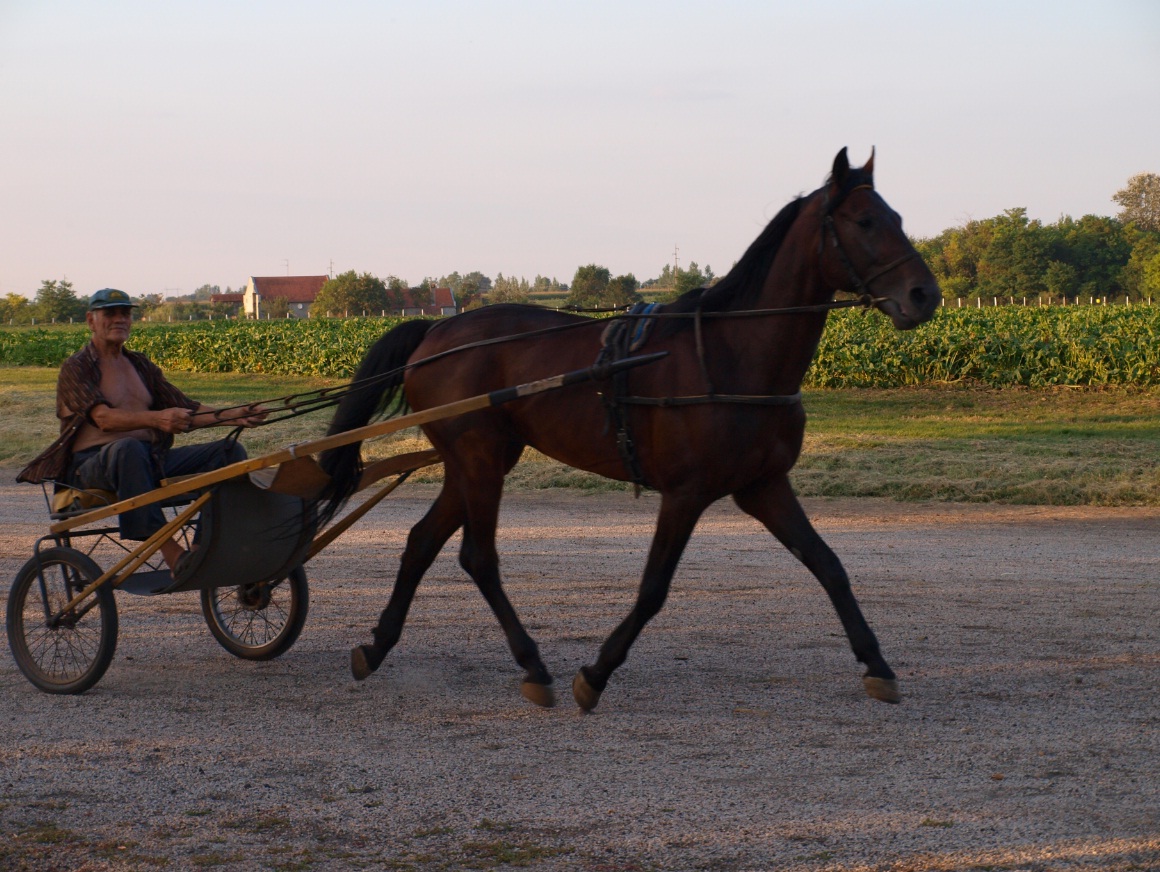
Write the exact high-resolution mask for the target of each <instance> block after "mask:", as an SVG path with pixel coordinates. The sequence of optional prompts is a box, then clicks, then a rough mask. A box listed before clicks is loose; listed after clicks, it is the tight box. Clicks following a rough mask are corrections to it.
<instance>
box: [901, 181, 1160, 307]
mask: <svg viewBox="0 0 1160 872" xmlns="http://www.w3.org/2000/svg"><path fill="white" fill-rule="evenodd" d="M1113 200H1115V202H1117V203H1118V204H1119V205H1120V206H1121V210H1120V212H1119V214H1118V215H1117V216H1116V217H1114V218H1109V217H1105V216H1101V215H1084V216H1083V217H1082V218H1079V219H1075V218H1071V217H1070V216H1063V217H1062V218H1060V219H1059V220H1058V221H1056V222H1054V223H1051V224H1044V223H1043V222H1041V221H1037V220H1031V219H1029V218H1028V217H1027V210H1026V209H1023V208H1015V209H1007V210H1006V211H1004V212H1003V214H1002V215H996V216H995V217H993V218H984V219H981V220H977V221H968V222H967V223H966V224H964V225H963V226H961V227H955V228H952V229H950V230H944V231H943V232H942V233H940V234H939V235H938V236H935V237H933V238H931V239H921V240H917V241H916V242H915V247H916V248H917V249H918V251H919V253H920V254H922V256H923V258H925V260H926V262H927V264H928V265H929V266H930V268H931V271H932V272H933V273H934V275H935V278H937V279H938V280H939V284H940V285H941V286H942V291H943V296H944V297H946V298H948V299H955V298H960V299H974V298H976V297H981V298H990V297H1014V296H1032V295H1041V294H1042V295H1046V296H1048V297H1053V298H1056V299H1063V298H1066V299H1069V300H1074V299H1076V298H1082V297H1091V296H1096V297H1098V296H1107V297H1125V296H1126V297H1128V298H1130V299H1133V300H1141V299H1149V298H1152V297H1157V296H1160V175H1156V174H1155V173H1140V174H1138V175H1135V176H1133V177H1132V178H1130V179H1129V180H1128V184H1127V185H1126V186H1125V187H1124V188H1123V189H1121V190H1120V191H1118V192H1117V193H1116V194H1115V195H1114V197H1113Z"/></svg>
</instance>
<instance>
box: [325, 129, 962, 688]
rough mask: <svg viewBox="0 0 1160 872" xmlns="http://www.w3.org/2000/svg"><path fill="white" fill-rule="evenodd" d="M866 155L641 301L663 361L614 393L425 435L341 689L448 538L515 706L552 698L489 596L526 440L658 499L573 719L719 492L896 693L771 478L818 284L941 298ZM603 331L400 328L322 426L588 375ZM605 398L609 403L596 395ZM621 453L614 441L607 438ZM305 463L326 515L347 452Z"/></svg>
mask: <svg viewBox="0 0 1160 872" xmlns="http://www.w3.org/2000/svg"><path fill="white" fill-rule="evenodd" d="M873 163H874V158H873V156H871V158H870V160H869V161H868V162H867V163H866V165H865V166H863V167H862V168H861V169H857V168H852V167H850V165H849V163H848V161H847V158H846V150H845V149H842V151H841V152H840V153H839V154H838V156H837V157H836V158H835V160H834V164H833V171H832V173H831V175H830V178H829V179H828V180H827V182H826V184H825V185H824V186H823V187H822V188H820V189H818V190H817V191H815V192H814V193H812V194H810V195H808V196H805V197H801V198H799V199H797V200H794V201H793V202H791V203H790V204H789V205H787V206H786V207H785V208H784V209H782V210H781V212H780V213H779V214H778V215H777V216H776V217H775V218H774V219H773V220H772V221H771V222H770V223H769V225H768V226H767V227H766V229H765V230H764V231H763V232H762V234H761V235H760V236H759V237H758V238H757V240H756V241H755V242H754V243H753V244H752V245H751V246H750V247H749V249H748V251H746V252H745V254H744V256H743V257H742V258H741V260H740V261H738V263H737V265H736V266H735V267H734V268H733V269H732V270H731V271H730V272H729V274H728V275H727V276H725V278H723V279H722V280H721V281H720V282H718V283H717V284H716V285H714V286H712V287H710V288H705V289H698V290H696V291H693V292H691V293H689V294H686V295H685V296H683V297H681V298H680V299H678V300H676V301H675V302H673V303H670V304H668V305H666V306H662V307H660V309H659V310H658V314H659V315H660V318H658V319H657V320H656V321H655V326H654V328H653V330H652V332H651V335H649V336H648V338H647V340H646V341H645V344H644V347H643V349H642V351H643V352H653V351H667V352H668V357H667V358H666V359H664V360H662V361H661V362H659V363H654V364H651V365H648V366H644V367H640V368H638V369H634V370H632V371H631V372H629V373H628V374H627V375H626V376H624V377H623V383H622V384H620V385H619V386H616V387H617V389H616V390H614V385H612V384H611V383H607V382H606V383H603V384H597V385H595V386H593V385H591V384H589V385H587V386H584V385H581V386H576V387H570V388H566V389H563V390H560V391H556V392H550V393H545V394H541V395H539V396H536V397H532V398H527V399H521V400H517V401H515V402H512V403H509V404H507V405H504V406H501V407H494V408H489V409H486V410H483V411H478V412H473V413H470V414H467V415H462V416H459V417H456V418H450V419H445V420H440V421H437V422H435V423H433V424H428V425H427V426H425V427H424V428H423V429H424V432H425V433H426V435H427V437H428V438H429V439H430V440H431V443H432V444H433V445H434V446H435V448H437V449H438V450H439V453H440V455H441V456H442V458H443V462H444V465H445V479H444V483H443V489H442V491H441V492H440V494H439V496H438V498H437V499H436V500H435V502H434V504H433V505H432V506H431V508H430V510H429V511H428V512H427V514H426V515H425V516H424V518H423V519H422V520H421V521H419V523H417V524H416V525H415V526H414V527H413V528H412V530H411V532H410V535H409V537H408V539H407V545H406V549H405V550H404V552H403V556H402V560H401V563H400V566H399V570H398V575H397V577H396V579H395V587H394V590H393V592H392V594H391V597H390V600H389V602H388V604H387V606H386V608H385V610H384V611H383V613H382V617H381V618H380V620H379V623H378V626H377V627H376V628H375V630H374V636H373V638H374V641H373V643H371V644H369V645H360V646H358V647H356V648H355V649H354V650H353V652H352V655H351V668H352V671H353V673H354V676H355V678H357V679H360V680H361V679H365V678H366V677H367V676H368V675H370V674H371V672H373V671H374V670H375V669H377V668H378V667H379V665H380V664H381V663H382V661H383V659H384V658H385V657H386V655H387V652H388V651H390V649H391V648H392V647H393V646H394V645H395V643H396V642H397V641H398V639H399V635H400V633H401V632H402V628H403V622H404V621H405V619H406V616H407V610H408V608H409V607H410V604H411V600H412V598H413V596H414V594H415V590H416V588H417V587H418V584H419V581H420V579H421V578H422V576H423V573H424V572H425V571H426V570H427V569H428V567H430V565H431V563H432V561H433V560H434V559H435V557H436V555H437V554H438V553H439V551H440V550H441V549H442V548H443V546H444V544H445V543H446V542H447V540H448V539H449V538H450V537H451V536H452V534H454V533H455V532H456V531H457V530H459V529H460V528H461V527H462V528H463V544H462V547H461V549H460V553H459V561H460V563H461V565H462V566H463V568H464V569H465V570H466V571H467V572H468V574H469V575H470V576H471V577H472V579H473V580H474V581H475V583H476V585H478V587H479V590H480V592H481V593H482V594H483V596H484V598H485V599H486V600H487V602H488V604H489V605H490V606H491V608H492V610H493V611H494V612H495V615H496V617H497V618H498V619H499V622H500V625H501V626H502V627H503V630H504V633H505V634H506V635H507V639H508V643H509V645H510V646H511V650H512V653H513V654H514V656H515V659H516V662H517V663H519V665H520V666H521V667H523V668H524V669H525V670H526V673H527V674H526V675H525V677H524V679H523V684H522V692H523V694H524V696H526V697H527V698H528V699H530V700H532V701H533V702H535V703H537V704H540V705H552V704H553V702H554V695H553V693H552V689H551V684H552V677H551V675H550V674H549V673H548V670H547V669H546V668H545V666H544V663H543V661H542V660H541V659H540V655H539V652H538V649H537V647H536V644H535V642H534V641H532V638H531V637H530V636H529V635H528V633H527V632H526V631H525V630H524V628H523V626H522V625H521V624H520V621H519V618H518V617H517V616H516V613H515V610H514V609H513V608H512V605H511V603H510V602H509V601H508V598H507V596H506V594H505V593H504V591H503V588H502V586H501V582H500V574H499V557H498V555H497V552H496V545H495V537H496V523H497V519H498V515H499V503H500V496H501V492H502V490H503V481H504V476H505V475H506V474H507V473H508V472H509V471H510V470H511V468H512V467H513V466H515V464H516V463H517V461H518V460H519V459H520V454H521V452H522V451H523V450H524V447H525V446H528V445H531V446H533V447H534V448H536V449H538V450H539V451H541V452H543V453H544V454H546V455H548V456H549V457H553V458H555V459H556V460H559V461H562V462H563V463H565V464H568V465H569V466H573V467H577V468H579V469H585V470H588V471H590V472H594V473H597V474H599V475H602V476H607V477H608V478H613V479H620V480H624V481H630V480H634V479H636V480H637V481H638V483H643V484H645V485H647V486H648V487H651V488H654V489H655V490H657V491H659V492H660V494H661V505H660V514H659V517H658V519H657V527H656V533H655V535H654V538H653V542H652V547H651V549H650V551H649V555H648V560H647V562H646V563H645V568H644V575H643V578H642V579H641V583H640V589H639V592H638V594H637V599H636V603H635V605H634V606H633V608H632V610H631V611H630V612H629V614H628V616H627V617H626V618H625V619H624V620H623V621H622V622H621V624H620V625H619V626H618V627H617V628H616V629H615V630H614V631H613V632H612V634H611V635H610V636H609V637H608V639H607V641H605V643H604V645H603V646H602V647H601V648H600V652H599V655H598V656H597V658H596V662H595V663H593V664H592V665H590V666H582V667H581V668H580V671H579V673H578V674H577V675H576V677H575V679H574V681H573V684H572V692H573V696H574V697H575V699H576V702H577V703H578V704H579V705H580V707H581V708H582V709H584V710H590V709H592V708H593V707H595V705H596V704H597V702H598V700H599V698H600V694H601V693H602V692H603V691H604V689H605V686H606V685H607V684H608V680H609V678H610V676H611V675H612V673H613V671H614V670H615V669H616V668H617V667H618V666H620V665H621V664H622V663H623V662H624V660H625V658H626V657H627V655H628V649H629V647H630V646H631V645H632V643H633V641H634V640H635V639H636V637H637V636H638V635H639V634H640V632H641V630H642V629H643V628H644V626H645V624H646V623H647V622H648V620H649V619H650V618H652V617H653V616H654V615H656V614H657V613H658V612H659V611H660V609H661V606H662V605H663V603H664V601H665V597H666V596H667V594H668V590H669V584H670V581H671V579H672V577H673V572H674V571H675V570H676V568H677V563H678V561H679V560H680V558H681V553H682V551H683V550H684V547H685V544H686V542H687V541H688V539H689V536H690V535H691V534H692V532H693V527H694V526H695V525H696V523H697V519H698V518H699V517H700V515H701V513H702V512H704V510H705V509H706V508H707V507H708V506H709V505H710V504H711V503H713V502H714V501H715V500H718V499H721V498H722V497H725V496H732V497H733V499H734V501H735V502H736V503H737V505H738V506H739V507H740V508H741V509H742V510H743V511H745V512H747V513H748V514H750V515H752V516H753V517H754V518H756V519H757V520H758V521H760V522H761V523H762V524H764V525H765V526H766V527H767V528H768V529H769V531H770V532H771V533H772V534H773V535H774V536H776V537H777V539H778V540H779V541H780V542H781V543H782V544H783V545H784V546H785V547H786V548H788V549H789V550H790V551H791V552H792V553H793V554H794V556H795V557H797V558H798V559H799V560H801V561H802V563H804V564H805V565H806V567H808V568H809V570H810V571H811V572H813V574H814V575H816V576H817V578H818V580H819V581H820V582H821V584H822V586H823V588H825V591H826V593H827V594H829V597H830V600H831V601H832V603H833V605H834V608H835V609H836V610H837V612H838V617H839V618H840V619H841V622H842V626H843V627H844V628H845V631H846V635H847V637H848V638H849V640H850V645H851V647H852V648H853V651H854V655H855V657H857V659H858V660H859V661H861V662H862V663H863V664H865V666H866V673H865V676H864V678H863V681H864V683H865V688H866V691H867V693H868V694H869V695H870V696H872V697H874V698H876V699H880V700H885V701H887V702H897V701H898V699H899V691H898V684H897V681H896V680H895V676H894V672H893V671H892V670H891V669H890V666H889V665H888V664H887V663H886V660H885V659H883V657H882V654H881V653H880V651H879V649H878V641H877V639H876V638H875V636H874V633H873V631H872V630H871V629H870V627H869V625H868V624H867V623H866V620H865V619H864V618H863V616H862V613H861V610H860V609H859V607H858V603H857V601H856V600H855V598H854V594H853V592H852V591H851V589H850V582H849V579H848V578H847V575H846V572H845V570H844V569H843V568H842V564H841V563H840V562H839V561H838V558H837V557H836V556H835V555H834V553H833V552H832V551H831V550H830V548H829V547H828V546H827V545H826V543H825V542H823V541H822V539H821V537H819V536H818V534H817V533H816V532H815V531H814V528H813V527H812V526H811V524H810V522H809V520H808V519H807V517H806V515H805V513H804V512H803V511H802V508H801V506H800V505H799V503H798V500H797V497H796V496H795V495H794V492H793V489H792V488H791V487H790V483H789V479H788V473H789V471H790V469H791V468H792V467H793V465H794V463H795V461H796V460H797V457H798V453H799V452H800V450H801V446H802V436H803V432H804V429H805V412H804V411H803V409H802V406H801V402H800V394H799V389H800V386H801V383H802V379H803V378H804V377H805V374H806V370H807V369H808V368H809V365H810V361H811V359H812V357H813V355H814V351H815V349H816V348H817V345H818V341H819V339H820V338H821V335H822V330H823V328H824V327H825V323H826V314H827V311H828V308H832V307H833V306H834V305H835V304H834V303H833V302H832V301H833V297H834V293H835V291H837V290H840V289H844V290H854V291H856V292H858V293H860V294H861V295H862V296H863V301H864V302H865V303H866V304H867V305H873V306H874V307H875V308H877V309H879V310H880V311H882V312H884V313H886V314H887V315H888V316H889V317H890V318H891V320H892V321H893V322H894V325H895V327H897V328H898V329H900V330H906V329H909V328H912V327H914V326H916V325H918V324H921V323H922V322H924V321H926V320H928V319H929V318H930V317H931V316H932V315H933V314H934V312H935V309H936V307H937V306H938V304H939V301H940V299H941V294H940V291H939V288H938V286H937V284H936V282H935V279H934V277H933V276H932V275H931V273H930V271H929V270H928V269H927V268H926V266H925V265H924V264H923V262H922V259H921V258H920V257H919V256H918V254H917V252H915V250H914V248H913V247H912V246H911V244H910V242H909V241H908V240H907V238H906V235H905V234H904V233H903V232H902V226H901V220H900V219H899V216H898V215H897V213H895V212H894V211H893V210H892V209H890V207H889V206H887V204H886V202H885V201H884V200H883V199H882V198H881V197H880V196H879V195H878V194H877V193H876V192H875V190H874V187H873ZM625 320H626V321H627V322H628V323H630V324H632V325H634V327H635V325H636V324H637V323H639V319H625ZM608 325H609V322H608V321H607V320H604V321H600V320H593V319H586V318H583V317H581V316H578V315H573V314H566V313H561V312H555V311H552V310H549V309H544V308H537V307H533V306H515V305H496V306H487V307H484V308H481V309H478V310H476V311H473V312H467V313H464V314H462V315H458V316H456V317H454V318H449V319H446V320H443V321H434V322H432V321H411V322H405V323H404V324H402V325H400V326H399V327H397V328H395V329H394V330H392V331H390V332H389V333H387V334H386V335H384V336H383V337H382V338H381V339H379V340H378V342H377V343H375V345H374V346H373V347H372V348H371V350H370V351H369V352H368V354H367V356H366V358H365V359H364V360H363V362H362V364H361V366H360V368H359V371H358V373H357V376H356V382H357V381H358V380H361V379H374V378H375V377H378V380H377V381H375V382H374V383H373V386H371V387H366V388H363V389H360V390H356V391H354V392H353V393H351V394H350V395H348V396H347V397H346V398H345V399H344V400H343V402H342V404H341V405H340V406H339V408H338V410H337V412H336V414H335V418H334V421H333V422H332V424H331V427H330V432H331V433H337V432H341V431H344V430H348V429H351V428H354V427H357V426H360V425H362V424H364V423H366V422H367V421H368V420H369V419H370V418H371V417H372V416H373V415H374V414H376V413H382V412H383V411H384V410H385V409H387V408H389V407H390V405H391V404H392V403H396V404H398V403H399V398H398V397H397V396H396V394H397V390H398V388H399V387H400V386H401V387H402V389H403V392H404V397H405V402H406V403H407V404H409V405H410V406H411V407H412V408H413V409H416V410H419V409H425V408H430V407H432V406H436V405H440V404H443V403H449V402H452V401H455V400H459V399H462V398H464V397H468V396H471V395H474V394H480V393H484V392H487V391H491V390H495V389H497V388H501V387H505V386H507V385H514V384H520V383H523V382H528V381H532V380H534V379H539V378H543V377H546V376H549V375H552V374H555V373H558V372H563V371H565V370H572V369H577V368H581V367H584V366H588V365H590V364H591V363H592V362H593V361H594V360H595V359H596V358H597V356H598V354H599V353H600V352H601V349H602V338H601V337H602V334H603V333H604V331H605V329H606V328H607V327H608ZM420 361H422V362H421V363H419V362H420ZM406 364H409V366H404V365H406ZM391 373H393V375H392V374H391ZM618 391H619V393H620V394H621V395H622V400H621V401H620V402H619V403H615V404H613V403H612V400H613V397H614V396H616V395H617V393H618ZM673 398H676V399H673ZM618 437H619V438H618ZM618 442H620V443H622V444H621V445H619V446H618ZM628 442H631V443H632V446H633V447H632V448H631V450H628V449H625V447H624V445H625V444H627V443H628ZM322 463H323V466H324V468H326V470H327V471H328V472H329V473H330V474H331V475H332V481H333V490H332V492H331V493H330V494H329V496H330V498H331V501H330V503H329V505H328V506H327V507H326V508H328V509H329V510H330V511H331V512H333V511H334V510H336V509H337V507H338V506H339V505H341V503H342V502H343V501H344V500H345V499H346V498H347V497H348V496H349V495H350V493H351V492H352V491H353V488H354V484H355V482H356V481H357V478H358V469H359V453H358V446H357V445H355V446H350V447H347V448H345V449H338V450H336V451H333V452H331V453H329V454H327V455H324V457H323V460H322Z"/></svg>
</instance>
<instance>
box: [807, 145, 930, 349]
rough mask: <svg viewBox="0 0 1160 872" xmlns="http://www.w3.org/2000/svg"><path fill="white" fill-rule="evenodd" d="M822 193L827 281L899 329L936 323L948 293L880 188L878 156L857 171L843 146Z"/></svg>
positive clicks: (823, 265) (823, 264)
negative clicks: (860, 299) (877, 186)
mask: <svg viewBox="0 0 1160 872" xmlns="http://www.w3.org/2000/svg"><path fill="white" fill-rule="evenodd" d="M820 193H821V197H822V238H821V246H822V249H821V273H822V278H823V280H824V281H825V283H826V284H827V285H828V286H830V288H831V289H832V290H835V291H837V290H846V291H852V292H854V293H857V294H860V295H861V296H863V297H865V298H866V299H867V301H868V302H872V304H873V306H874V307H875V308H876V309H879V310H880V311H882V312H884V313H885V314H886V315H888V316H889V317H890V320H891V321H893V322H894V326H895V327H897V328H898V329H899V330H909V329H911V328H913V327H917V326H918V325H919V324H922V323H923V322H924V321H928V320H930V318H931V316H933V315H934V312H935V309H937V308H938V305H939V302H940V301H941V300H942V292H941V291H940V290H939V287H938V282H937V281H935V278H934V276H933V275H932V274H931V271H930V270H929V269H928V268H927V266H926V264H925V263H924V262H923V260H922V257H921V255H919V253H918V252H917V251H915V249H914V246H913V245H912V244H911V242H910V240H909V239H908V238H907V237H906V234H905V233H903V232H902V218H901V217H900V216H899V215H898V213H897V212H895V211H894V210H893V209H891V208H890V206H889V205H887V203H886V201H885V200H883V199H882V197H881V196H879V194H878V192H877V191H875V190H874V152H873V151H871V153H870V160H868V161H866V164H865V165H864V166H862V167H861V168H854V167H851V166H850V162H849V159H848V158H847V157H846V149H844V148H843V149H842V150H841V151H840V152H838V155H837V157H835V158H834V167H833V171H832V172H831V174H830V178H829V180H828V181H827V183H826V185H825V186H824V187H823V188H822V190H821V192H820Z"/></svg>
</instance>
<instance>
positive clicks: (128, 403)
mask: <svg viewBox="0 0 1160 872" xmlns="http://www.w3.org/2000/svg"><path fill="white" fill-rule="evenodd" d="M101 394H102V395H103V396H104V397H105V399H106V400H108V402H109V405H110V406H111V407H112V408H114V409H124V410H125V411H129V412H144V411H146V410H148V409H149V407H150V406H152V405H153V395H152V394H150V393H149V390H148V388H146V387H145V382H143V381H142V380H141V376H140V375H138V374H137V370H136V369H134V368H133V364H131V363H129V361H128V360H125V359H124V358H121V359H120V360H118V361H115V362H111V361H104V362H103V363H102V364H101Z"/></svg>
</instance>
